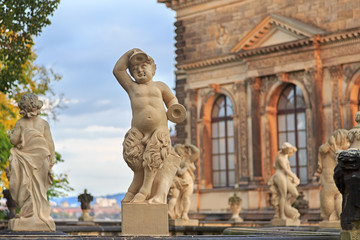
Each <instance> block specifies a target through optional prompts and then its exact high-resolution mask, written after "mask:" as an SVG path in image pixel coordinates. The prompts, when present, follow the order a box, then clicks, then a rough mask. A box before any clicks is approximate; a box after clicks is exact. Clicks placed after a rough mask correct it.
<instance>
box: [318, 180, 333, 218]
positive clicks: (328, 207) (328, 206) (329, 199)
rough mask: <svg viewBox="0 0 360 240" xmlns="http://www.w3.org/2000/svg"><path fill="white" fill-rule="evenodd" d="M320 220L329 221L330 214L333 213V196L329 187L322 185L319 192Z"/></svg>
mask: <svg viewBox="0 0 360 240" xmlns="http://www.w3.org/2000/svg"><path fill="white" fill-rule="evenodd" d="M320 203H321V204H320V206H321V218H322V219H323V220H329V218H330V216H331V214H332V212H334V211H335V195H334V193H333V192H332V191H329V185H325V184H324V185H322V186H321V191H320Z"/></svg>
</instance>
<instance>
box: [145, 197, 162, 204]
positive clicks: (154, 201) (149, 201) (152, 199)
mask: <svg viewBox="0 0 360 240" xmlns="http://www.w3.org/2000/svg"><path fill="white" fill-rule="evenodd" d="M148 203H151V204H154V203H163V202H161V201H159V200H157V199H156V198H150V199H149V200H148Z"/></svg>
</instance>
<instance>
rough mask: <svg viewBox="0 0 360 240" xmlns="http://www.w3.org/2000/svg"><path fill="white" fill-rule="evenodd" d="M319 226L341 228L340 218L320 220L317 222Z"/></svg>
mask: <svg viewBox="0 0 360 240" xmlns="http://www.w3.org/2000/svg"><path fill="white" fill-rule="evenodd" d="M319 228H338V229H340V228H341V225H340V220H339V221H325V220H324V221H322V222H320V223H319Z"/></svg>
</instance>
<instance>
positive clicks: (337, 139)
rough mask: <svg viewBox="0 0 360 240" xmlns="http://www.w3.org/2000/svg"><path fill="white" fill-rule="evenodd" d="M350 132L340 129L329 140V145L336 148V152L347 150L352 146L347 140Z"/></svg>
mask: <svg viewBox="0 0 360 240" xmlns="http://www.w3.org/2000/svg"><path fill="white" fill-rule="evenodd" d="M348 132H349V131H348V130H346V129H338V130H336V131H335V132H334V133H333V134H332V136H331V137H330V138H329V141H328V143H329V144H330V146H333V147H334V150H335V151H337V150H345V149H348V148H349V146H350V143H349V140H348V138H347V135H348Z"/></svg>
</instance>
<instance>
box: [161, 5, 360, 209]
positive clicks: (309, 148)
mask: <svg viewBox="0 0 360 240" xmlns="http://www.w3.org/2000/svg"><path fill="white" fill-rule="evenodd" d="M158 2H159V3H164V4H166V6H167V7H169V8H171V9H172V10H174V11H176V22H175V27H176V30H175V33H176V37H175V39H176V44H175V46H176V61H177V65H176V68H177V70H176V95H177V97H178V99H179V101H180V102H181V103H182V104H184V105H185V106H186V108H187V111H188V117H187V119H186V121H185V122H184V123H182V124H178V125H177V126H176V131H177V141H178V142H180V143H191V144H194V145H196V146H198V147H199V149H200V150H201V155H200V158H199V161H198V162H197V167H198V168H197V183H196V184H197V186H196V192H195V193H194V195H193V206H192V210H194V211H196V210H197V211H208V210H211V211H219V212H221V211H225V210H226V208H227V199H228V197H229V196H230V195H232V194H233V192H237V193H239V194H240V197H241V198H242V200H243V201H242V202H243V203H242V204H243V209H248V210H255V209H264V208H267V207H269V190H268V186H267V181H268V180H269V178H270V176H271V175H272V174H273V172H274V170H273V162H274V159H275V156H276V154H277V151H278V149H279V147H280V146H281V144H282V143H283V142H285V141H288V142H290V143H291V144H292V145H294V146H296V147H297V148H298V151H297V153H296V154H294V156H293V157H291V158H290V166H291V169H292V171H293V172H295V173H296V174H297V176H298V177H299V178H300V180H301V184H300V186H299V188H298V189H299V191H302V192H303V193H304V195H305V198H306V199H307V200H308V201H309V207H310V208H312V209H318V208H319V207H320V206H319V204H320V203H319V191H320V189H319V184H318V183H317V181H316V180H315V179H314V173H315V172H316V168H317V156H318V148H319V146H320V145H321V144H323V143H324V142H325V141H327V139H328V138H329V136H330V135H331V133H332V132H333V131H334V130H336V129H339V128H345V129H350V128H351V127H353V126H354V125H355V122H354V120H353V119H354V116H355V113H356V112H357V111H358V109H359V96H360V95H359V86H360V1H349V0H298V1H290V0H158Z"/></svg>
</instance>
